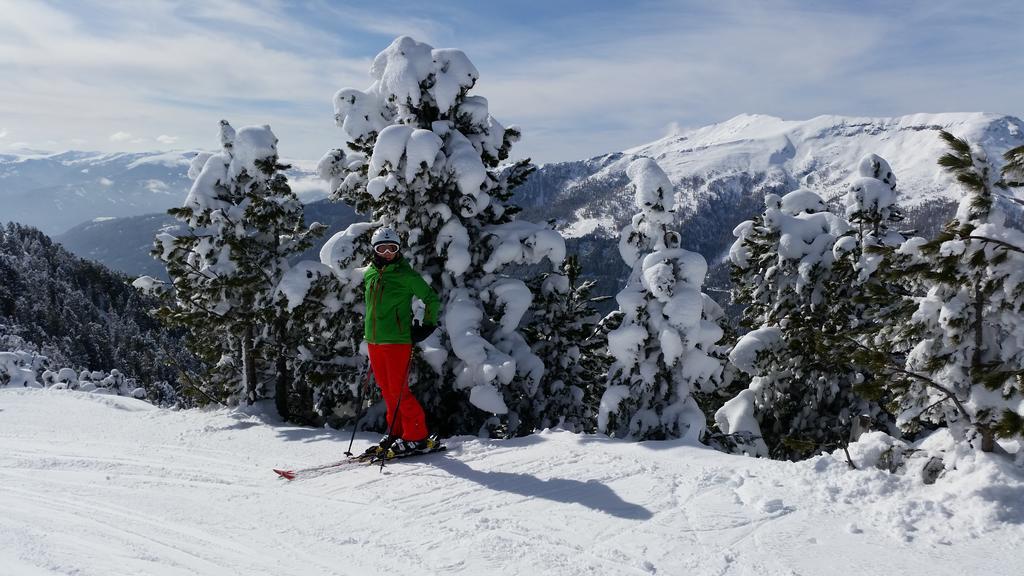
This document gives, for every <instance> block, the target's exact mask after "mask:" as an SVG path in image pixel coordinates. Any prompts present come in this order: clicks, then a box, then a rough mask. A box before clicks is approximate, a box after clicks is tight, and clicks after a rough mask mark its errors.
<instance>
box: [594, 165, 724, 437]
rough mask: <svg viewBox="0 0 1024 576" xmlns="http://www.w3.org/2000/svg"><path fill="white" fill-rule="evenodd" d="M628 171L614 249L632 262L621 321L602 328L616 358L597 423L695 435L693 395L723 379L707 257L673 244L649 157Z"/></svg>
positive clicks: (664, 183)
mask: <svg viewBox="0 0 1024 576" xmlns="http://www.w3.org/2000/svg"><path fill="white" fill-rule="evenodd" d="M627 175H628V176H629V178H630V183H631V186H632V187H633V190H634V192H635V195H636V205H637V207H638V208H639V209H640V212H639V213H637V214H636V215H635V216H633V219H632V222H631V224H630V225H627V226H626V227H625V228H624V229H623V230H622V233H621V235H620V240H619V252H620V254H621V256H622V258H623V260H624V261H625V262H626V263H627V264H628V265H629V266H630V267H631V268H632V272H631V274H630V276H629V280H628V281H627V284H626V286H625V288H624V289H623V290H622V291H621V292H619V294H618V295H617V296H616V300H617V302H618V303H619V310H620V312H621V323H620V324H619V325H618V327H616V328H615V329H614V330H612V331H611V332H610V333H609V334H608V349H609V352H610V353H611V355H612V356H613V357H614V359H615V362H614V364H613V365H612V367H611V369H610V371H609V377H608V379H607V387H606V389H605V390H604V393H603V394H602V396H601V403H600V407H599V412H598V430H599V431H601V432H604V433H606V434H610V435H614V436H619V437H630V438H635V439H662V438H677V437H688V438H693V439H700V438H702V437H703V435H704V431H705V429H706V425H705V418H704V414H703V413H702V412H701V410H700V407H699V406H698V405H697V403H696V401H695V400H694V398H693V393H694V392H695V391H705V392H709V391H711V390H713V389H715V388H716V387H717V386H718V385H719V384H720V383H721V377H722V363H721V361H720V360H719V359H717V358H715V357H714V356H712V355H711V350H712V348H713V346H714V344H715V343H716V342H718V341H719V340H720V339H721V338H722V335H723V332H722V329H721V327H719V325H718V321H719V320H720V319H721V317H722V316H723V314H722V310H721V308H720V307H719V306H718V305H717V304H715V302H714V301H713V300H711V298H709V297H708V296H707V295H705V294H703V293H702V292H701V286H702V284H703V282H704V278H705V276H706V274H707V263H706V262H705V261H704V258H703V257H702V256H701V255H700V254H696V253H694V252H689V251H687V250H683V249H681V248H679V242H680V236H679V234H678V233H677V232H675V231H673V230H672V229H671V227H672V225H673V223H674V214H673V210H674V206H673V204H674V200H675V194H674V189H673V186H672V183H671V182H670V181H669V179H668V177H667V176H666V175H665V173H664V172H663V171H662V170H661V168H660V167H659V166H658V164H657V163H656V162H655V161H654V160H651V159H649V158H641V159H638V160H635V161H634V162H633V163H632V164H630V165H629V168H628V169H627Z"/></svg>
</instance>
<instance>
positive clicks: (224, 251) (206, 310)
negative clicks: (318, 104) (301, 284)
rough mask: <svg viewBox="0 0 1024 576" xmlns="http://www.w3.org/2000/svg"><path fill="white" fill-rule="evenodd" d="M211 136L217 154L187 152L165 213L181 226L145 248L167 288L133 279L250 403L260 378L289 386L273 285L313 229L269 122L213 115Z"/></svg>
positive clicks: (214, 374) (227, 389)
mask: <svg viewBox="0 0 1024 576" xmlns="http://www.w3.org/2000/svg"><path fill="white" fill-rule="evenodd" d="M220 141H221V151H220V152H219V153H217V154H206V153H204V154H200V155H197V156H196V157H195V158H194V159H193V163H192V167H191V169H190V170H189V175H190V176H191V177H193V178H194V180H195V181H194V182H193V185H192V188H191V189H190V191H189V194H188V197H187V198H186V200H185V203H184V205H183V206H182V207H181V208H175V209H172V210H169V211H168V212H169V213H170V214H171V215H173V216H174V217H175V218H177V219H178V220H180V221H181V222H183V223H185V224H186V225H187V227H188V232H187V233H186V234H182V235H180V236H177V237H175V236H172V235H170V234H168V233H161V234H158V235H157V237H156V241H155V243H154V249H153V255H154V256H155V257H156V258H157V259H158V260H160V261H161V262H163V263H164V265H165V266H166V267H167V273H168V276H169V277H170V279H171V284H170V286H167V285H165V284H163V283H161V282H159V281H156V280H154V279H153V278H150V277H143V278H140V279H138V280H136V281H135V283H134V285H135V286H136V287H138V288H141V289H143V290H149V291H154V292H158V293H159V292H162V293H163V294H164V296H165V298H166V300H165V305H164V306H163V307H162V308H161V309H160V311H159V314H160V316H161V317H163V318H165V319H166V320H168V321H170V322H171V323H172V324H176V325H181V326H184V327H186V328H187V329H188V330H189V333H190V344H191V346H192V347H193V349H194V351H195V352H196V353H197V355H199V356H200V357H202V358H203V359H205V360H206V361H207V363H208V365H212V366H213V368H212V369H211V371H210V382H211V383H212V384H215V385H216V386H217V387H218V389H219V393H220V395H221V396H222V397H223V398H225V399H227V400H228V401H239V400H243V401H247V402H253V401H255V400H257V399H259V398H264V397H269V396H270V395H271V394H270V393H269V392H268V389H267V385H268V384H273V385H274V387H275V388H276V389H277V390H278V391H279V392H280V391H287V390H288V389H289V388H290V387H291V385H292V384H291V381H290V375H289V374H288V373H287V371H286V370H285V369H284V366H285V364H286V362H284V361H283V359H282V355H287V354H289V353H290V350H291V348H292V347H291V345H290V343H289V342H288V340H289V335H288V334H287V333H286V331H285V330H284V325H285V324H286V322H284V321H283V320H282V319H281V318H280V316H279V314H278V307H277V306H276V305H275V299H276V291H277V287H278V284H279V282H280V280H281V278H282V276H283V275H284V273H285V272H286V271H287V269H288V263H287V259H288V257H289V256H291V255H293V254H297V253H299V252H301V251H302V250H304V249H306V248H307V247H309V245H310V236H311V235H314V234H316V233H318V232H319V226H318V225H313V226H311V227H307V226H306V225H305V223H304V222H303V216H302V204H301V202H300V201H299V199H298V197H296V196H295V194H294V193H292V191H291V189H290V188H289V187H288V181H287V178H286V177H285V176H284V174H283V173H282V172H281V171H282V170H284V169H286V168H287V166H285V165H282V164H280V163H279V162H278V155H277V137H276V136H274V134H273V132H271V130H270V127H269V126H249V127H246V128H242V129H241V130H239V131H238V132H237V133H236V132H235V130H234V129H233V128H232V127H231V125H230V124H228V123H227V122H226V121H223V120H222V121H221V123H220ZM168 288H170V289H169V290H167V289H168ZM284 415H285V416H287V414H284Z"/></svg>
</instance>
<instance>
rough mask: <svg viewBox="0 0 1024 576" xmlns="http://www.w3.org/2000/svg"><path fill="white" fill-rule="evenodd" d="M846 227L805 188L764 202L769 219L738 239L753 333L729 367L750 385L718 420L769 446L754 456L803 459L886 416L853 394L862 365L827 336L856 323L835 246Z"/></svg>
mask: <svg viewBox="0 0 1024 576" xmlns="http://www.w3.org/2000/svg"><path fill="white" fill-rule="evenodd" d="M849 229H850V226H849V224H848V223H847V222H846V221H845V220H843V219H842V218H840V217H838V216H836V215H834V214H831V213H829V212H828V210H827V208H826V206H825V203H824V202H823V201H822V200H821V198H820V197H819V196H818V195H817V194H815V193H814V192H812V191H810V190H806V189H800V190H796V191H794V192H790V193H789V194H786V195H785V196H783V197H781V198H780V197H779V196H777V195H774V194H769V195H767V196H765V211H764V213H763V214H761V215H760V216H759V217H757V218H755V219H754V220H748V221H746V222H744V223H742V224H740V225H739V226H737V227H736V229H735V231H734V235H735V236H736V241H735V243H734V244H733V246H732V248H731V250H730V254H729V257H730V261H731V263H732V267H733V269H732V276H733V282H734V290H733V299H734V301H735V302H737V303H740V304H744V305H745V306H746V308H745V310H744V312H743V318H742V321H741V324H742V325H743V326H744V327H745V328H747V329H749V330H750V332H749V333H747V334H746V335H744V336H743V337H741V338H740V340H739V341H738V342H737V344H736V346H735V348H734V349H733V351H732V352H731V353H730V359H731V360H732V362H733V363H734V364H735V365H736V366H737V367H739V368H740V369H741V370H743V371H744V372H746V373H748V374H749V375H751V376H753V379H752V381H751V384H750V387H749V389H748V390H747V391H744V392H742V393H741V394H740V395H739V396H737V398H735V399H734V400H732V401H730V402H729V403H727V405H726V406H725V407H723V408H722V410H720V411H719V414H717V415H716V421H718V422H719V426H720V428H723V430H722V431H723V432H725V433H728V434H737V433H744V434H747V435H749V436H750V437H753V436H761V437H762V438H763V440H764V442H765V446H764V447H761V448H757V447H755V448H754V449H753V450H750V449H747V451H753V452H756V453H761V452H763V451H764V449H765V448H766V449H767V451H768V452H769V453H770V454H771V455H772V456H774V457H777V458H799V457H803V456H806V455H807V454H810V453H812V452H814V451H815V450H818V449H821V448H829V447H836V446H837V445H839V444H842V443H844V442H845V441H846V440H847V438H848V436H849V429H850V423H851V421H852V419H853V417H854V416H857V415H860V414H865V413H867V414H869V415H873V416H874V415H877V413H878V411H879V408H878V406H877V404H873V403H870V402H867V401H865V400H864V399H863V398H861V397H860V396H858V395H857V394H856V392H855V391H854V385H856V384H859V383H861V382H862V379H863V375H862V374H861V373H860V372H859V371H858V370H857V368H856V366H853V365H850V364H849V363H848V362H846V361H845V360H844V359H842V358H836V357H835V355H834V354H833V351H832V350H830V349H829V346H828V341H827V339H824V338H822V334H839V333H841V331H842V330H843V329H844V327H845V326H846V325H847V324H848V322H849V318H850V310H849V306H848V304H847V303H846V299H847V297H848V286H847V285H845V284H844V283H843V282H837V277H836V276H835V275H834V270H833V263H834V259H835V256H834V248H835V244H836V240H837V239H838V238H839V237H840V236H842V235H843V234H845V233H847V232H848V231H849ZM841 278H842V277H841V276H840V277H839V278H838V279H841ZM755 418H756V423H757V426H756V427H754V426H752V424H753V423H755ZM723 425H724V426H723ZM757 446H760V444H758V445H757ZM748 448H749V447H748Z"/></svg>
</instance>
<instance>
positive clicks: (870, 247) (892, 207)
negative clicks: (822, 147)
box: [820, 154, 910, 431]
mask: <svg viewBox="0 0 1024 576" xmlns="http://www.w3.org/2000/svg"><path fill="white" fill-rule="evenodd" d="M857 174H858V177H856V178H854V179H853V180H852V182H851V183H850V189H849V191H848V192H847V194H846V196H845V198H844V202H845V205H846V218H847V221H848V222H849V223H850V224H851V229H850V230H849V231H848V232H847V233H846V234H844V235H843V236H842V237H840V238H839V239H838V240H837V241H836V243H835V246H834V247H833V255H834V257H835V263H834V264H833V267H832V272H831V275H830V278H829V280H828V282H829V284H830V290H829V291H830V293H831V297H830V299H829V302H830V309H831V310H830V316H831V317H832V318H833V319H834V320H835V321H834V322H831V323H829V324H828V327H830V328H832V330H824V329H823V330H822V331H821V333H820V336H821V339H822V342H823V344H824V346H825V347H826V348H827V349H830V350H832V351H833V354H834V355H835V356H836V357H837V358H841V359H843V361H842V362H843V363H844V364H849V366H850V367H851V368H853V369H855V370H857V372H858V373H860V374H861V376H862V378H860V382H859V383H858V384H856V385H855V390H856V392H857V393H858V394H859V395H860V396H862V397H863V398H865V399H867V400H870V402H869V403H868V405H867V406H868V407H869V408H870V413H868V414H862V416H868V417H870V418H872V419H873V420H874V422H873V423H872V426H873V427H876V428H878V429H886V430H889V431H892V430H891V429H892V425H893V419H892V417H891V415H890V414H889V413H887V412H885V411H884V409H883V408H882V407H883V406H884V405H886V404H888V403H889V401H890V400H891V398H890V397H889V395H888V394H887V391H886V386H885V385H886V383H887V381H888V380H887V378H885V377H884V376H883V374H884V372H885V371H884V370H882V371H881V373H879V371H878V370H876V369H873V368H872V367H871V364H872V363H873V360H872V357H871V354H870V353H869V352H871V351H874V350H878V349H879V348H880V347H888V348H889V350H888V352H889V353H893V352H896V353H899V351H898V350H897V348H898V346H896V345H895V342H896V340H897V338H896V337H894V335H895V334H896V333H897V332H898V331H899V329H900V323H899V322H894V319H896V318H901V317H904V315H905V314H907V313H908V312H909V309H910V307H909V306H908V302H909V298H908V297H907V296H908V294H909V288H908V287H907V286H906V282H904V281H903V280H901V278H900V270H902V269H903V267H904V265H905V258H903V257H901V256H900V255H898V254H897V249H898V248H899V247H900V246H901V245H902V244H903V242H904V241H906V236H905V235H904V234H903V233H902V232H901V231H900V230H899V229H898V228H897V226H898V224H899V223H900V222H902V221H903V218H904V215H903V211H902V209H900V207H899V206H898V205H897V204H896V201H897V197H898V195H897V192H896V176H895V174H894V173H893V171H892V168H891V167H890V166H889V163H888V162H886V161H885V159H883V158H881V157H880V156H877V155H875V154H868V155H866V156H864V158H862V159H861V161H860V163H859V164H858V167H857ZM844 318H845V320H846V321H845V322H844V321H843V319H844ZM902 352H906V350H905V349H904V350H902ZM865 353H869V354H865Z"/></svg>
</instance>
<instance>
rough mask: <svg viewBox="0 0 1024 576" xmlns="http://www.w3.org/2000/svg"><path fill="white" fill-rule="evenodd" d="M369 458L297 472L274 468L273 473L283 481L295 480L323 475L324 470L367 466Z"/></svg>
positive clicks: (348, 459)
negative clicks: (360, 465) (357, 465)
mask: <svg viewBox="0 0 1024 576" xmlns="http://www.w3.org/2000/svg"><path fill="white" fill-rule="evenodd" d="M371 458H372V457H371V456H370V455H359V456H349V457H348V458H345V459H344V460H339V461H337V462H331V463H329V464H321V465H319V466H310V467H309V468H299V469H297V470H288V469H282V468H274V473H275V474H277V475H278V476H280V477H281V478H284V479H285V480H295V479H296V478H297V477H299V476H319V475H320V474H322V473H324V471H325V470H332V469H334V468H342V467H346V466H354V465H356V464H367V463H369V462H370V461H371Z"/></svg>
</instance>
